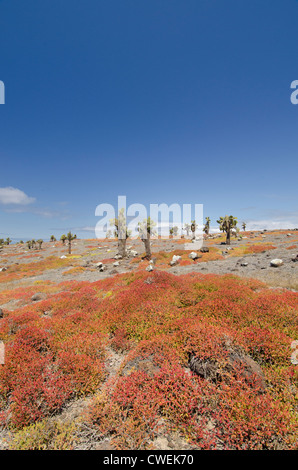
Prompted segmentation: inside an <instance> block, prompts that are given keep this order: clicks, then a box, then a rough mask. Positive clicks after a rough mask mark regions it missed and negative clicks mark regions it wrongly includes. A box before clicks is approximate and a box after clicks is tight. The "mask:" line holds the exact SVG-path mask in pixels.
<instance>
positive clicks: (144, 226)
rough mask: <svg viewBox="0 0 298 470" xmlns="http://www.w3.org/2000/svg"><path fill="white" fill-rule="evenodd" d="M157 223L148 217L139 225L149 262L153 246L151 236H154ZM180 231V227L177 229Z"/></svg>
mask: <svg viewBox="0 0 298 470" xmlns="http://www.w3.org/2000/svg"><path fill="white" fill-rule="evenodd" d="M155 225H156V224H155V222H154V221H153V220H152V219H151V218H150V217H148V218H147V219H144V220H143V222H139V223H138V232H139V234H140V239H141V240H142V242H143V243H144V245H145V251H146V258H147V259H148V260H150V259H151V244H150V237H151V235H154V234H155V232H154V227H155ZM177 231H178V227H177Z"/></svg>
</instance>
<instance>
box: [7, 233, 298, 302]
mask: <svg viewBox="0 0 298 470" xmlns="http://www.w3.org/2000/svg"><path fill="white" fill-rule="evenodd" d="M224 240H225V238H224V237H223V236H222V235H218V236H216V235H212V236H211V237H210V238H207V239H205V240H204V245H203V246H204V247H207V248H209V249H210V250H211V251H212V252H213V253H214V254H216V255H217V257H218V258H220V259H215V260H214V261H209V260H208V257H206V260H205V258H204V257H202V258H199V259H197V260H195V261H193V260H191V259H189V254H190V250H188V251H185V255H184V256H183V255H182V259H186V258H187V259H189V263H190V264H187V265H183V263H181V264H180V262H179V261H178V262H177V263H176V264H174V265H171V264H170V262H171V260H172V253H173V255H174V254H175V252H176V251H177V250H179V253H180V254H181V250H184V243H185V242H186V241H187V242H188V240H183V239H182V240H181V239H177V240H175V239H168V240H152V257H153V261H154V262H153V263H152V266H153V269H163V270H167V271H169V272H171V273H173V274H176V275H180V274H184V273H188V272H191V271H194V272H198V271H199V272H202V273H206V274H207V273H208V274H209V273H215V274H234V275H237V276H245V277H252V278H256V279H259V280H261V281H263V282H265V283H267V284H268V285H270V286H272V287H284V288H288V289H293V290H298V275H297V269H298V262H295V261H293V259H296V257H297V256H298V231H274V232H269V231H268V232H247V233H244V234H242V238H241V239H240V238H232V240H231V245H230V246H227V245H225V244H224ZM252 246H253V247H256V248H257V249H258V251H260V252H258V253H249V250H250V247H252ZM127 247H128V249H129V250H128V251H129V254H130V256H129V257H128V258H125V259H115V258H114V257H115V256H116V255H117V251H118V250H117V241H115V240H75V241H74V242H73V243H72V252H71V255H69V254H68V248H67V246H64V245H62V243H61V242H55V243H50V242H45V243H44V244H43V245H42V249H41V250H35V249H31V250H28V248H27V245H20V244H18V245H10V246H5V247H4V248H3V249H2V251H1V252H0V271H1V270H2V271H1V272H0V291H3V290H10V289H14V288H17V287H19V286H32V285H35V284H38V283H39V282H42V281H48V282H50V283H60V282H64V281H70V280H76V281H89V282H92V281H96V280H99V279H102V278H105V277H107V276H113V275H115V274H118V273H124V272H129V271H133V270H137V269H142V268H143V269H146V268H147V267H148V265H149V262H147V261H142V256H144V245H143V243H142V242H141V241H140V240H128V243H127ZM134 252H137V254H136V253H134ZM160 252H162V253H164V254H165V261H164V262H162V263H161V262H159V259H158V254H159V253H160ZM194 252H198V253H199V254H200V250H194ZM246 253H247V254H246ZM133 255H135V256H133ZM116 258H117V256H116ZM53 259H54V260H57V262H58V264H57V263H56V264H57V265H55V266H54V267H52V261H53ZM274 259H281V260H282V264H281V265H280V266H278V267H274V266H272V265H271V261H272V260H274ZM33 263H34V264H33ZM98 263H103V268H102V267H101V266H98ZM102 269H103V270H102ZM11 306H12V305H11ZM1 307H3V306H1V305H0V308H1Z"/></svg>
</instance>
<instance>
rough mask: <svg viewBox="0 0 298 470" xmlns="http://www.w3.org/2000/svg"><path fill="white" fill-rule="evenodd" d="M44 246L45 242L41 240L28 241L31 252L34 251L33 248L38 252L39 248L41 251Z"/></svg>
mask: <svg viewBox="0 0 298 470" xmlns="http://www.w3.org/2000/svg"><path fill="white" fill-rule="evenodd" d="M42 244H43V240H42V239H41V238H39V239H38V240H34V239H33V240H28V241H27V247H28V249H29V250H31V249H32V250H33V248H35V249H36V250H37V248H38V249H39V250H41V245H42Z"/></svg>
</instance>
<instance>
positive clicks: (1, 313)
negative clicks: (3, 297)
mask: <svg viewBox="0 0 298 470" xmlns="http://www.w3.org/2000/svg"><path fill="white" fill-rule="evenodd" d="M0 318H3V310H2V308H0Z"/></svg>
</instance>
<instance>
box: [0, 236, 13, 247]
mask: <svg viewBox="0 0 298 470" xmlns="http://www.w3.org/2000/svg"><path fill="white" fill-rule="evenodd" d="M10 243H11V239H10V238H9V237H8V238H6V240H4V238H0V245H1V246H3V245H10Z"/></svg>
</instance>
